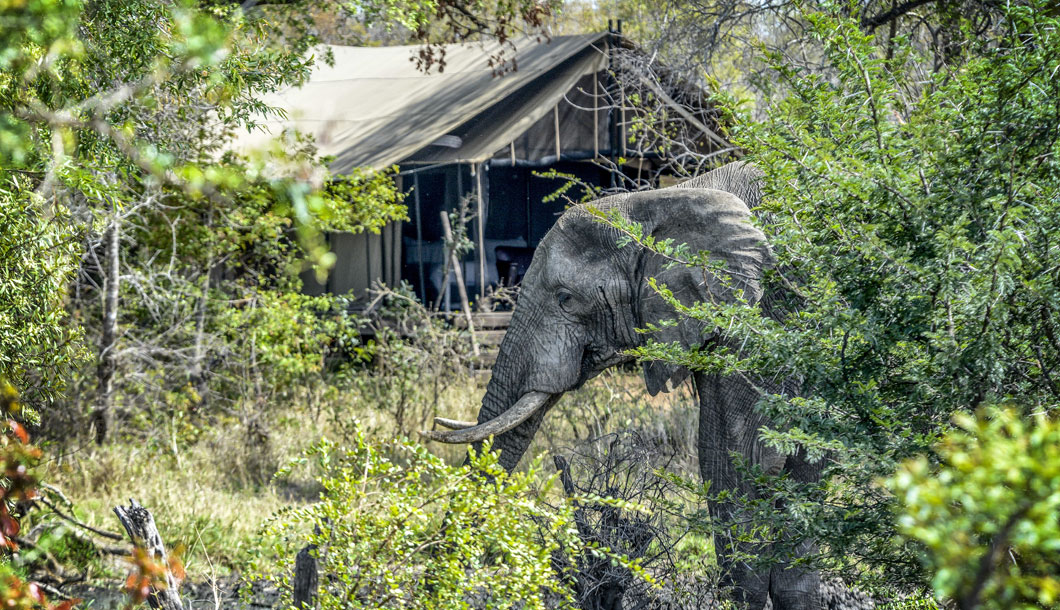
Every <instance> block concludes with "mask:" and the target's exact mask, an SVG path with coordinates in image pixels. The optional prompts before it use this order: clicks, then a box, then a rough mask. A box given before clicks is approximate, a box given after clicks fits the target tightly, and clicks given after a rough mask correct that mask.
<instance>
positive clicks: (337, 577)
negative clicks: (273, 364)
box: [265, 433, 643, 609]
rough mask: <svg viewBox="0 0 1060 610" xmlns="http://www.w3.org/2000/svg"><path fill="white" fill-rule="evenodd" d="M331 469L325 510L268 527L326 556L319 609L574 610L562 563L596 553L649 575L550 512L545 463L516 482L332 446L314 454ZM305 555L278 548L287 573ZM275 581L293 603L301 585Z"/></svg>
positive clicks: (397, 444) (406, 447)
mask: <svg viewBox="0 0 1060 610" xmlns="http://www.w3.org/2000/svg"><path fill="white" fill-rule="evenodd" d="M308 460H312V461H313V463H314V465H315V466H316V467H317V468H319V469H320V471H319V472H320V474H319V476H318V478H317V481H318V482H319V484H320V485H321V487H322V488H323V491H322V492H321V494H320V499H319V501H318V502H316V503H314V504H312V505H309V506H306V507H304V508H297V509H292V510H288V511H284V512H281V513H279V514H278V515H277V516H276V517H274V518H273V519H272V520H270V521H269V522H268V523H267V524H266V528H265V530H266V532H267V533H268V534H270V535H273V536H276V538H277V539H280V538H283V537H286V539H287V540H289V541H298V543H299V544H308V545H312V546H311V547H310V548H311V549H313V551H312V552H313V553H315V554H316V556H317V557H318V558H319V562H320V573H321V574H322V575H323V576H322V578H321V583H320V585H321V586H320V594H319V606H320V607H321V608H324V609H339V608H343V609H349V608H460V607H475V608H511V607H521V608H527V609H531V608H537V609H544V608H556V607H573V604H574V596H573V594H572V586H573V584H572V583H573V582H574V580H573V577H572V575H571V574H569V573H567V572H566V571H562V570H558V569H557V566H560V565H571V564H570V562H565V561H559V557H560V556H570V557H575V556H581V555H582V554H583V553H595V554H597V555H599V556H603V557H610V558H611V559H612V560H614V561H617V562H622V563H624V565H626V566H627V567H628V569H630V570H632V571H633V572H634V573H638V574H642V573H643V570H642V569H640V566H639V564H638V563H637V562H636V561H627V560H625V559H624V558H623V557H621V556H618V555H614V554H613V553H610V552H609V551H608V550H607V549H604V548H598V547H593V546H592V545H591V544H587V543H585V542H583V541H582V540H581V539H580V538H579V537H578V532H577V528H576V526H575V520H574V508H573V506H572V505H571V504H570V503H561V504H559V505H558V506H552V505H550V504H549V503H547V502H545V500H544V498H543V494H546V493H548V491H549V490H550V488H551V484H552V482H553V481H554V480H555V479H554V477H553V478H551V479H548V484H546V485H545V486H544V488H543V489H540V488H539V486H538V484H537V477H536V475H537V472H538V468H539V465H538V464H536V463H535V464H534V465H532V466H531V468H530V469H529V470H528V471H527V472H519V473H511V474H509V473H507V472H505V471H504V469H503V468H501V467H500V466H499V465H498V464H497V457H496V455H494V454H492V453H490V452H488V451H484V452H483V453H482V454H481V455H477V454H475V453H474V452H472V453H471V454H470V455H469V458H468V460H467V463H466V464H464V465H462V466H450V465H448V464H446V463H445V462H444V461H443V460H441V459H440V458H438V457H436V456H434V455H432V454H431V453H429V452H427V450H426V449H424V448H423V447H421V446H419V445H416V444H413V443H410V442H408V441H406V440H394V441H389V442H381V443H370V442H369V441H367V440H366V439H365V437H364V435H363V434H361V433H358V434H356V437H355V438H354V439H353V443H352V445H351V447H350V448H348V449H343V448H339V447H336V446H334V445H333V444H331V443H327V442H322V443H320V444H319V445H317V446H316V447H315V448H313V449H312V450H310V451H308V452H307V453H306V454H305V456H304V458H303V460H302V461H303V462H306V461H308ZM295 550H297V548H295V547H294V546H292V545H291V543H290V542H288V543H287V544H283V543H281V544H279V545H278V546H277V547H276V548H275V551H276V554H277V555H278V556H279V558H280V566H281V568H283V567H289V566H290V564H291V560H292V559H293V557H294V551H295ZM265 575H266V576H271V577H273V578H276V579H277V581H278V582H279V584H280V585H281V586H282V588H283V589H284V591H285V592H286V597H285V600H286V601H285V603H286V604H290V589H291V583H290V579H289V577H287V576H279V577H277V576H276V575H275V574H268V573H267V572H266V573H265Z"/></svg>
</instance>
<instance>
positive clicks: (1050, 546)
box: [888, 408, 1060, 610]
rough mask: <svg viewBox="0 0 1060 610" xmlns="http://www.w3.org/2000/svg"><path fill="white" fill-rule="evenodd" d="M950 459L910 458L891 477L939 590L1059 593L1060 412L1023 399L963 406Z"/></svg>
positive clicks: (979, 602)
mask: <svg viewBox="0 0 1060 610" xmlns="http://www.w3.org/2000/svg"><path fill="white" fill-rule="evenodd" d="M956 423H957V426H958V429H956V430H954V431H952V432H950V433H949V434H947V435H946V436H945V437H944V438H943V440H942V441H941V442H940V443H939V445H938V447H937V452H938V458H939V461H940V462H941V464H940V465H939V466H938V467H935V466H934V465H933V464H932V463H931V461H929V460H928V459H927V458H926V457H918V458H914V459H911V460H907V461H906V462H904V463H903V464H902V467H901V468H900V469H899V471H898V473H897V474H895V475H894V476H893V477H891V478H890V479H889V480H888V485H889V487H890V488H891V489H892V490H893V491H894V492H895V493H896V494H897V495H898V498H899V501H900V508H899V513H898V514H899V520H898V523H899V528H900V530H901V532H902V533H903V534H904V535H906V536H909V537H910V538H912V539H914V540H917V541H919V542H920V543H921V544H922V545H923V546H924V548H925V549H926V553H924V555H923V559H924V563H925V566H926V567H927V568H928V569H930V571H931V572H932V573H933V574H934V578H933V580H932V586H933V588H934V590H935V594H936V595H938V596H939V597H940V598H951V599H954V600H956V602H957V605H958V607H960V608H961V609H962V610H971V609H972V608H980V607H981V608H998V609H1000V608H1005V609H1012V608H1042V607H1054V606H1055V605H1056V604H1057V601H1058V600H1060V575H1058V574H1057V566H1056V558H1057V554H1058V553H1060V522H1058V521H1057V518H1056V516H1057V514H1058V513H1060V422H1058V421H1057V420H1056V418H1055V417H1053V416H1051V415H1046V414H1043V413H1038V414H1035V415H1033V416H1030V417H1027V416H1024V415H1022V414H1021V413H1020V412H1019V411H1017V410H1015V409H1011V408H1010V409H996V410H992V411H989V412H983V413H980V414H979V415H978V416H975V417H973V416H971V415H968V414H963V413H962V414H959V415H957V416H956Z"/></svg>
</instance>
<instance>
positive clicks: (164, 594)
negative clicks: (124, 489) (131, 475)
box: [114, 500, 184, 610]
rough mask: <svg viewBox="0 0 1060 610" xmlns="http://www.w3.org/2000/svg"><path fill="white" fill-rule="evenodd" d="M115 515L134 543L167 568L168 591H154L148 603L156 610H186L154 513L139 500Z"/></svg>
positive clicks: (115, 512)
mask: <svg viewBox="0 0 1060 610" xmlns="http://www.w3.org/2000/svg"><path fill="white" fill-rule="evenodd" d="M114 514H115V515H118V520H119V521H121V524H122V526H123V527H124V528H125V531H126V532H128V534H129V538H132V543H133V544H134V545H135V546H137V547H140V548H142V549H144V550H145V551H147V554H148V555H149V556H150V557H151V558H152V559H154V560H155V561H157V562H158V563H160V564H162V565H164V566H166V568H167V569H166V587H165V588H164V589H160V588H152V590H151V594H150V595H148V596H147V603H148V604H149V605H150V606H151V607H152V608H155V609H156V610H184V606H183V604H182V603H181V601H180V580H178V579H177V577H176V575H175V574H173V572H172V570H169V569H168V567H169V557H168V556H167V555H166V547H165V545H164V544H163V543H162V536H161V535H159V533H158V528H157V527H155V518H154V517H152V516H151V513H150V511H148V510H147V509H146V508H144V507H143V506H141V505H140V503H139V502H137V501H136V500H129V506H115V507H114Z"/></svg>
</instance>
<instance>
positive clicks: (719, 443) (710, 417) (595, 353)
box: [478, 163, 821, 610]
mask: <svg viewBox="0 0 1060 610" xmlns="http://www.w3.org/2000/svg"><path fill="white" fill-rule="evenodd" d="M759 175H760V174H759V172H758V171H757V170H756V169H754V168H753V167H751V166H747V165H744V164H741V163H735V164H730V165H727V166H724V167H721V168H718V169H716V170H714V171H712V172H710V173H708V174H705V175H703V176H699V177H697V178H694V179H692V180H689V181H687V182H684V183H682V184H680V185H678V186H675V187H671V188H668V189H661V190H657V191H650V192H638V193H630V194H623V195H617V196H612V197H607V198H605V199H601V200H599V201H597V202H595V204H594V205H595V206H596V207H598V208H601V209H604V210H609V209H612V208H618V209H619V210H620V211H621V213H622V214H623V215H624V216H625V217H626V218H629V219H630V220H633V221H636V222H639V223H641V224H642V226H643V227H644V233H645V235H653V236H655V237H656V238H657V239H666V238H673V239H674V241H675V242H676V243H687V244H688V245H689V247H690V248H691V249H692V250H693V251H698V250H708V251H710V252H711V253H712V255H713V256H715V257H716V258H718V259H721V260H724V261H725V262H726V264H727V268H728V269H729V273H730V275H731V276H732V278H733V280H734V283H735V285H736V287H738V288H741V289H743V291H744V294H745V296H746V297H747V298H748V299H749V300H751V301H752V302H754V301H757V300H759V299H761V298H762V289H761V286H760V283H759V280H760V278H761V275H762V271H763V269H765V268H766V267H767V266H768V265H769V264H770V262H771V257H770V251H769V249H768V246H767V245H766V243H765V236H764V235H763V234H762V233H761V231H759V230H758V229H757V228H755V227H754V226H752V224H751V223H750V222H749V219H750V211H749V207H751V208H753V207H754V206H755V205H756V204H757V203H758V202H759V200H760V197H761V195H760V190H759V188H758V186H757V180H758V177H759ZM618 240H619V234H618V232H617V231H616V230H615V229H612V228H610V227H608V226H606V225H604V224H602V223H600V222H598V221H596V220H594V219H593V218H592V217H591V216H590V214H589V213H588V212H587V211H585V210H584V209H582V208H580V207H576V208H572V209H570V210H568V211H567V212H566V213H565V214H564V215H563V216H562V217H561V218H560V219H559V221H558V222H557V224H556V226H555V227H553V228H552V230H551V231H549V233H548V234H547V235H546V236H545V238H544V240H542V242H541V245H540V247H539V248H538V249H537V251H536V253H535V255H534V259H533V262H532V264H531V265H530V268H529V269H528V271H527V273H526V276H525V278H524V280H523V286H522V289H521V292H520V297H519V304H518V306H517V307H516V308H515V312H514V315H513V316H512V321H511V326H510V327H509V330H508V333H507V335H506V336H505V338H504V342H503V343H502V344H501V347H500V353H499V356H498V358H497V362H496V364H495V365H494V367H493V376H492V378H491V379H490V382H489V386H488V388H487V391H486V395H485V397H484V398H483V400H482V409H481V410H480V412H479V416H478V421H479V423H482V422H486V421H488V420H490V419H492V418H494V417H496V416H497V415H498V414H500V413H502V412H504V411H505V410H506V409H508V408H509V407H510V406H511V405H512V404H513V403H514V402H515V401H516V400H518V399H519V397H520V396H522V395H523V394H524V393H526V392H529V391H534V390H536V391H540V392H547V393H550V394H552V397H551V398H550V399H549V400H548V401H547V402H546V404H545V406H544V407H542V408H541V409H540V410H539V411H537V412H536V413H535V414H534V415H533V416H531V417H530V419H528V420H527V421H525V422H524V423H522V424H521V425H519V426H518V427H516V428H514V429H512V430H511V431H509V432H506V433H504V434H501V435H500V436H498V437H497V438H496V439H495V440H494V444H493V447H494V449H497V450H500V452H501V454H500V462H501V464H502V465H503V466H504V467H505V468H507V469H509V470H511V469H513V468H514V467H515V466H516V465H517V464H518V462H519V459H520V458H521V457H522V455H523V453H524V452H525V451H526V449H527V447H528V446H529V444H530V441H531V438H532V437H533V435H534V433H535V432H536V431H537V429H538V427H539V426H540V424H541V421H542V419H543V417H544V415H545V413H546V412H547V411H548V410H549V409H550V408H551V407H552V406H553V405H554V404H555V403H556V401H557V400H558V399H559V397H560V395H562V393H563V392H566V391H568V390H573V389H576V388H578V387H579V386H581V385H582V384H583V383H585V382H586V381H587V380H588V379H590V378H592V377H594V376H596V375H597V374H599V373H600V372H602V371H603V370H605V369H607V368H609V367H611V366H614V365H616V364H619V363H622V362H626V361H628V360H629V357H628V356H625V355H624V354H623V353H622V352H623V351H624V350H627V349H629V348H632V347H635V346H638V345H641V344H642V343H643V341H644V340H645V337H644V335H641V334H638V333H636V332H635V329H637V328H643V327H645V326H646V325H648V324H650V323H657V322H660V321H662V320H668V319H673V318H675V317H676V316H675V313H674V311H673V309H672V308H671V307H670V306H668V305H667V304H666V303H665V302H664V301H663V300H662V299H661V298H660V297H659V296H658V295H657V294H655V292H654V291H653V290H652V289H651V288H650V287H649V286H648V283H647V281H648V278H651V277H655V278H656V279H657V280H658V281H659V282H660V283H665V284H666V285H667V286H668V287H669V288H670V289H671V290H672V291H673V292H674V294H675V295H676V296H678V298H680V299H681V300H682V302H685V303H691V302H693V301H704V300H708V299H711V298H713V299H718V300H721V301H725V300H730V299H731V294H730V293H729V290H730V288H729V287H727V286H722V285H720V284H719V283H718V282H716V281H714V280H713V278H709V277H706V276H705V274H704V273H703V272H702V271H698V270H690V269H687V268H684V267H676V268H672V269H666V268H665V261H664V260H663V259H662V257H660V256H658V255H656V254H653V253H650V252H648V251H646V250H645V249H643V248H638V247H632V246H630V247H625V248H619V247H618V246H617V242H618ZM768 301H769V299H768V298H767V299H766V300H765V301H764V302H763V308H764V309H767V310H768V306H769V303H768ZM654 337H655V338H656V339H657V340H659V341H678V342H680V343H682V344H683V345H685V346H689V347H690V346H695V345H705V344H710V343H712V342H717V341H724V340H725V339H724V337H716V336H712V335H710V334H707V333H705V332H704V329H703V328H700V327H699V325H698V323H695V322H693V321H689V320H685V321H682V322H681V323H680V324H678V325H677V326H676V327H672V328H666V329H664V330H663V331H661V332H659V333H656V334H655V335H654ZM687 376H688V371H687V370H684V369H682V368H679V367H675V366H672V365H666V364H663V363H651V364H650V365H646V366H645V367H644V378H645V383H646V385H647V387H648V390H649V391H650V392H651V393H652V394H655V393H657V392H658V391H660V390H661V389H665V387H666V384H667V382H668V381H669V382H671V383H677V382H679V381H681V380H682V379H684V378H686V377H687ZM694 381H695V384H696V388H697V391H698V393H699V400H700V417H699V435H698V445H699V446H698V449H699V463H700V474H701V475H702V477H703V479H704V480H710V481H712V485H713V487H712V489H713V490H716V491H720V490H722V489H731V490H735V491H737V492H739V493H745V494H753V490H751V489H749V488H745V486H744V485H743V484H742V483H741V482H740V480H739V477H737V474H736V471H735V469H734V467H733V464H732V461H731V459H730V457H729V454H730V452H734V451H735V452H738V453H739V454H741V455H743V456H744V457H745V458H747V459H749V460H750V462H751V463H752V464H757V465H759V466H761V467H762V468H763V469H764V470H765V471H767V472H770V473H778V472H780V471H781V470H784V469H786V470H788V471H790V473H791V476H793V477H795V478H797V479H802V480H810V479H813V478H814V477H816V476H818V475H817V472H816V471H815V469H814V468H812V467H811V466H809V465H808V464H806V463H804V461H803V460H801V459H799V458H798V456H796V457H789V458H787V459H785V456H782V455H779V454H777V453H776V452H775V451H773V450H772V449H770V448H768V447H766V446H764V445H763V444H762V443H761V442H760V441H759V440H758V438H757V431H758V430H759V429H760V428H761V427H762V426H763V425H765V424H766V422H765V420H763V419H762V418H761V416H760V415H758V414H757V413H756V412H755V411H754V410H753V408H752V407H753V405H754V403H755V402H756V400H757V398H758V394H757V393H756V391H755V390H754V389H753V388H752V387H751V386H750V384H749V383H748V382H746V381H744V380H741V379H737V378H733V377H721V376H717V375H705V374H700V373H696V374H695V375H694ZM758 383H760V385H762V386H764V387H765V388H766V389H767V390H769V391H779V390H786V391H792V390H793V389H794V388H781V387H778V386H777V385H776V384H767V383H762V382H761V381H759V382H758ZM689 423H690V424H691V422H689ZM733 510H734V508H733V507H730V506H725V505H719V506H713V507H712V514H713V515H714V516H715V517H716V518H727V517H730V516H732V514H733ZM724 546H725V542H724V541H723V540H717V547H718V548H719V549H722V548H723V547H724ZM743 550H750V551H751V552H758V551H762V550H764V549H748V548H746V547H745V548H743ZM805 550H807V551H808V550H809V548H807V549H805ZM719 559H720V561H721V563H722V566H723V570H724V572H725V573H726V574H727V578H728V579H729V583H728V584H731V585H733V586H734V590H735V592H736V595H737V597H738V598H739V600H740V601H743V602H745V603H746V604H747V606H748V607H749V608H752V609H753V610H759V609H761V608H763V607H765V605H766V601H767V599H769V598H771V599H772V603H773V608H775V609H777V610H787V609H800V610H801V609H816V608H820V607H821V601H820V593H819V591H818V588H819V587H818V584H819V578H818V576H817V575H816V573H812V572H805V571H800V570H794V569H784V568H783V567H775V568H773V569H772V570H765V571H762V570H758V571H756V570H754V569H752V568H751V567H749V566H746V565H743V564H741V563H737V562H733V561H729V560H728V557H727V554H725V553H719Z"/></svg>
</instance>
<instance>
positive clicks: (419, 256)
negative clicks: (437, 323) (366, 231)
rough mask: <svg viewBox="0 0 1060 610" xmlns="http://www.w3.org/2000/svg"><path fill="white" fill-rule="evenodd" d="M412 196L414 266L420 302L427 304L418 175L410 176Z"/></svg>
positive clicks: (417, 173)
mask: <svg viewBox="0 0 1060 610" xmlns="http://www.w3.org/2000/svg"><path fill="white" fill-rule="evenodd" d="M412 194H413V195H415V200H416V266H417V267H419V273H420V300H421V301H423V304H424V305H426V304H427V284H426V280H425V278H424V273H423V222H422V219H421V218H420V174H419V172H416V173H414V174H412Z"/></svg>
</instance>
